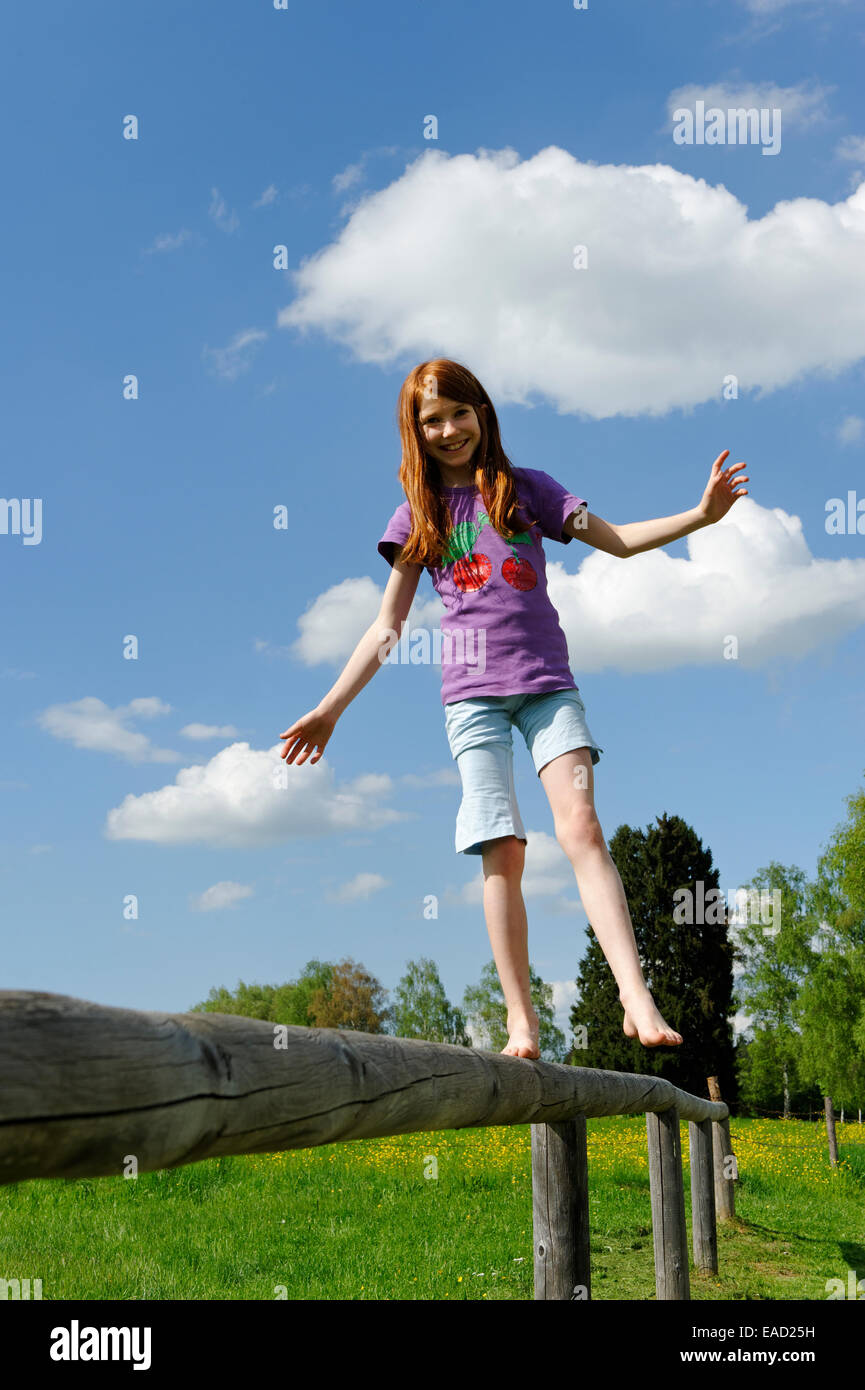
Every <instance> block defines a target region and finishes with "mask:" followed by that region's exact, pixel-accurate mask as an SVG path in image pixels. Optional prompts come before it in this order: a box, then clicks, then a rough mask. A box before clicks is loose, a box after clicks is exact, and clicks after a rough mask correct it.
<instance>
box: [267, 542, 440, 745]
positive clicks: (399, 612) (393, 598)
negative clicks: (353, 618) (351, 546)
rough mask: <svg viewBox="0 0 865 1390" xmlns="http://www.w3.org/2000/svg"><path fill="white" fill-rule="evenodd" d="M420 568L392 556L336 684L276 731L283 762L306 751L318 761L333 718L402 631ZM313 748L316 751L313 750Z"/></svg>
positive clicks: (361, 687)
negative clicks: (375, 604)
mask: <svg viewBox="0 0 865 1390" xmlns="http://www.w3.org/2000/svg"><path fill="white" fill-rule="evenodd" d="M422 568H423V566H422V565H417V564H408V565H407V564H405V563H404V562H403V561H402V560H401V559H400V558H399V556H395V557H394V562H393V569H392V571H391V575H390V578H389V579H388V582H387V588H386V589H385V591H384V597H383V599H382V601H381V608H380V609H379V613H378V617H377V618H376V620H375V622H374V623H372V624H371V626H370V627H368V628H367V630H366V632H365V633H364V635H363V637H361V639H360V641H359V642H358V644H357V646H356V647H355V649H354V651H353V652H352V654H351V656H350V657H349V659H348V661H347V662H346V664H345V667H344V668H343V671H342V674H341V675H340V677H339V679H338V680H337V682H336V684H335V685H334V686H332V687H331V689H330V690H329V691H328V692H327V694H326V695H325V697H324V699H323V700H322V701H321V703H320V704H319V705H317V706H316V708H315V709H313V710H310V711H309V713H308V714H305V715H304V716H303V718H302V719H298V720H296V721H295V723H294V724H292V725H291V727H290V728H289V729H286V731H285V733H283V734H280V735H279V737H280V738H284V739H286V740H287V742H286V745H285V747H284V748H283V750H282V753H281V755H280V756H281V757H283V758H285V761H286V763H293V762H294V761H295V760H296V761H297V763H298V766H299V765H300V764H301V763H304V762H306V760H307V758H308V757H309V756H310V753H312V757H311V759H310V761H311V762H313V763H317V762H318V761H319V759H320V758H321V756H322V754H323V752H324V747H325V744H326V743H327V741H328V739H329V738H330V736H331V734H332V733H333V730H334V727H335V725H336V721H337V719H338V718H339V716H340V715H341V714H342V712H343V710H344V709H345V708H346V707H347V706H348V705H350V704H351V702H352V700H353V699H354V697H355V695H357V694H358V693H359V692H360V691H361V690H363V687H364V686H365V685H366V684H367V683H368V682H369V681H371V680H372V678H373V676H374V675H375V673H376V671H377V670H378V669H379V667H380V666H381V664H382V661H383V660H384V657H385V656H386V655H387V653H388V651H389V649H390V647H391V646H392V645H393V640H392V638H391V636H390V634H391V633H396V634H397V635H398V636H401V635H402V630H403V626H404V624H405V620H406V618H407V617H408V614H409V609H410V608H411V606H412V603H413V602H414V596H415V593H416V592H417V586H418V581H419V580H420V575H421V570H422ZM313 749H317V750H318V751H317V752H313ZM298 754H300V756H299V757H298Z"/></svg>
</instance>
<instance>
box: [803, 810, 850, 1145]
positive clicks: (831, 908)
mask: <svg viewBox="0 0 865 1390" xmlns="http://www.w3.org/2000/svg"><path fill="white" fill-rule="evenodd" d="M847 810H848V818H847V821H846V822H845V823H844V824H842V825H839V826H836V828H835V831H834V832H833V835H832V838H831V839H830V842H829V844H828V846H827V848H826V849H825V851H824V853H823V854H822V855H821V856H820V859H819V860H818V863H817V877H816V880H815V882H814V884H813V885H811V887H810V892H809V902H810V907H811V911H812V914H813V919H814V921H815V923H819V927H818V929H817V931H816V932H815V945H818V948H819V953H818V958H817V964H816V965H815V968H814V969H813V970H812V972H811V974H810V976H809V978H808V980H807V981H806V982H805V984H804V985H803V987H802V990H801V993H800V995H799V998H798V1000H797V1003H796V1008H795V1015H796V1019H797V1022H798V1023H799V1026H800V1028H801V1033H802V1036H801V1042H800V1051H799V1067H800V1071H801V1073H802V1075H803V1076H804V1077H806V1078H807V1079H808V1080H810V1081H815V1082H817V1084H818V1085H819V1086H820V1088H821V1090H822V1092H823V1095H824V1097H825V1099H826V1120H827V1128H828V1130H829V1148H830V1155H831V1154H832V1151H833V1133H832V1129H833V1125H832V1108H833V1102H837V1103H838V1104H840V1105H841V1106H845V1105H847V1106H851V1107H852V1106H854V1105H857V1106H860V1105H861V1104H862V1097H863V1095H865V791H863V790H861V789H860V790H858V791H856V792H854V793H853V794H852V795H851V796H848V797H847Z"/></svg>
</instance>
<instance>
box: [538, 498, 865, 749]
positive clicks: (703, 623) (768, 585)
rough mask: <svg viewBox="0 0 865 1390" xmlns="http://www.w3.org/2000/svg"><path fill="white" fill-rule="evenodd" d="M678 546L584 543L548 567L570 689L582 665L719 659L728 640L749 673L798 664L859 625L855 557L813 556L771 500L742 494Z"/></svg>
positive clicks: (863, 573)
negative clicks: (781, 661) (570, 561)
mask: <svg viewBox="0 0 865 1390" xmlns="http://www.w3.org/2000/svg"><path fill="white" fill-rule="evenodd" d="M824 519H825V518H824V517H816V518H815V519H814V524H815V525H819V524H820V523H821V522H822V521H824ZM574 543H575V544H577V545H579V544H580V542H579V541H577V542H572V544H574ZM686 545H687V549H688V558H687V559H679V558H678V557H674V556H672V555H669V554H667V552H666V551H665V550H663V549H658V550H650V551H646V552H645V553H643V554H641V555H635V556H632V557H631V559H629V560H617V559H616V558H615V557H614V556H611V555H606V554H604V553H603V552H602V551H600V550H592V551H591V552H590V553H589V554H588V555H587V556H586V558H585V559H584V560H583V562H582V565H581V566H580V569H579V572H578V573H576V574H574V573H570V574H569V573H568V572H567V570H566V569H565V567H564V565H563V564H562V562H561V561H554V562H553V563H552V564H549V565H548V568H547V573H548V579H549V593H550V598H551V599H552V602H553V604H554V606H555V607H556V608H557V609H558V611H559V615H560V619H561V624H562V628H563V629H564V632H565V635H566V637H567V638H568V645H569V651H570V657H571V663H572V664H571V669H572V670H573V671H574V674H575V678H576V680H577V683H578V684H579V681H580V673H581V672H590V671H602V670H605V669H607V668H609V667H612V668H615V669H617V670H621V671H661V670H669V669H671V668H673V667H676V666H683V665H705V664H708V665H717V664H719V663H720V662H721V661H722V659H723V649H724V641H725V638H726V637H727V636H729V635H732V636H735V637H736V638H737V640H738V661H739V663H740V665H741V666H742V667H743V668H747V669H751V670H753V669H755V668H759V667H766V666H771V664H772V662H773V661H774V660H775V659H776V658H790V659H795V660H799V659H801V658H802V657H804V656H806V655H807V654H808V653H809V652H810V651H813V650H815V649H816V648H818V647H822V646H824V645H825V644H826V642H829V641H832V640H833V639H834V638H838V637H842V636H844V635H846V634H847V633H849V632H852V631H854V630H855V629H856V628H857V627H859V626H860V625H861V624H862V623H863V622H865V560H863V559H850V558H846V557H845V558H842V559H839V560H823V559H817V558H815V557H814V556H813V555H812V554H811V552H810V551H809V549H808V545H807V543H806V541H805V538H804V536H803V534H802V523H801V521H800V520H799V518H798V517H796V516H790V515H789V513H787V512H785V511H784V510H783V509H782V508H781V507H773V508H767V507H761V506H759V504H758V503H756V502H755V501H754V500H753V498H751V497H740V498H739V500H738V501H737V502H736V503H735V505H734V507H733V509H732V511H730V512H729V513H728V514H727V516H726V517H724V519H723V521H720V522H718V523H717V524H716V525H714V526H707V527H705V528H704V529H702V530H700V531H694V532H692V533H691V535H689V536H688V537H687V538H686ZM589 713H590V724H591V712H589ZM593 733H594V734H595V736H596V737H598V738H600V742H601V745H602V746H603V738H601V737H600V733H599V730H598V729H593Z"/></svg>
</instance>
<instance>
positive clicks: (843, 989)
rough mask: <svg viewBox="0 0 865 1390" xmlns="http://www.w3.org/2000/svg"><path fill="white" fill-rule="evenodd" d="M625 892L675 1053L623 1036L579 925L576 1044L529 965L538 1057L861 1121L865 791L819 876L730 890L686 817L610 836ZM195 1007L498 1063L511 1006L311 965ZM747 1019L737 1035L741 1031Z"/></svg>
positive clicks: (344, 967)
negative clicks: (485, 1055) (479, 1053)
mask: <svg viewBox="0 0 865 1390" xmlns="http://www.w3.org/2000/svg"><path fill="white" fill-rule="evenodd" d="M609 851H610V855H611V857H612V859H613V862H614V863H615V865H616V867H617V869H618V871H619V874H620V876H621V879H622V884H623V887H624V890H625V895H626V897H627V900H628V904H629V907H630V911H631V920H632V922H633V926H634V935H635V937H636V941H637V949H638V951H639V955H640V960H641V963H642V967H643V972H644V974H645V977H646V982H647V984H648V986H649V988H650V990H651V991H652V994H653V995H654V998H655V1002H656V1003H657V1005H658V1008H659V1009H660V1011H661V1013H662V1014H663V1015H664V1016H665V1017H666V1018H668V1019H669V1020H670V1021H671V1022H672V1023H673V1024H674V1026H675V1027H676V1029H677V1030H678V1031H679V1032H680V1033H681V1034H682V1035H683V1037H684V1043H683V1045H682V1046H680V1047H675V1048H673V1047H670V1048H644V1047H642V1046H641V1044H640V1043H639V1042H638V1041H637V1040H635V1039H629V1038H627V1037H625V1035H624V1033H623V1032H622V1016H623V1015H622V1008H621V1005H620V1003H619V1000H618V987H617V985H616V982H615V980H614V978H613V975H612V972H611V971H610V969H609V966H608V965H607V963H606V961H605V959H604V956H603V953H602V951H601V948H600V945H599V943H598V940H597V938H596V937H595V935H594V932H593V931H592V928H591V923H589V925H588V928H587V936H588V946H587V948H586V950H585V953H584V955H583V957H582V960H581V961H580V962H579V965H578V969H577V973H576V979H575V986H576V997H575V1001H574V1003H573V1005H572V1007H571V1009H570V1014H569V1023H570V1034H571V1035H570V1037H569V1038H566V1036H565V1034H564V1033H563V1032H562V1030H561V1029H560V1028H558V1027H557V1026H556V1023H555V1011H554V1007H553V988H552V985H550V984H548V983H546V982H545V981H544V980H543V979H542V978H541V977H540V975H539V974H538V973H537V972H536V971H535V969H534V967H533V966H532V967H531V969H530V980H531V994H532V1002H533V1004H534V1006H535V1009H536V1010H537V1013H538V1017H539V1019H540V1039H539V1045H540V1051H541V1057H542V1058H543V1059H544V1060H545V1061H551V1062H565V1063H567V1064H569V1065H572V1066H588V1067H597V1068H602V1069H605V1070H608V1071H627V1072H638V1073H642V1074H650V1075H655V1074H657V1075H662V1076H664V1077H666V1078H667V1079H668V1080H669V1081H672V1082H673V1084H674V1085H676V1086H679V1087H681V1088H682V1089H683V1090H687V1091H692V1092H694V1093H695V1094H697V1095H705V1094H706V1086H707V1078H709V1077H712V1078H714V1079H715V1081H716V1083H717V1085H718V1087H719V1091H720V1094H721V1095H722V1096H723V1098H724V1099H725V1100H726V1101H728V1103H731V1104H735V1105H736V1107H737V1111H738V1113H740V1114H767V1113H768V1114H779V1115H783V1116H790V1115H794V1114H805V1113H813V1112H814V1111H815V1110H816V1111H817V1112H818V1113H822V1112H823V1110H824V1107H826V1113H827V1116H828V1114H829V1112H830V1110H831V1107H832V1104H833V1103H834V1105H835V1106H836V1107H840V1108H842V1109H843V1108H844V1107H846V1108H847V1109H849V1110H851V1111H856V1112H857V1113H859V1110H860V1107H862V1106H863V1099H865V790H861V789H860V790H858V791H857V792H855V793H854V794H853V795H851V796H849V797H848V798H847V817H846V820H845V821H844V822H843V823H842V824H840V825H839V826H837V827H836V829H835V830H834V832H833V833H832V835H831V837H830V840H829V842H828V845H827V847H826V848H825V850H824V851H823V853H822V854H821V855H820V858H819V860H818V865H817V872H816V875H815V878H814V880H813V881H809V880H808V879H807V877H806V875H805V873H804V872H803V871H802V870H801V869H800V868H798V867H797V866H795V865H792V866H785V865H782V864H779V863H777V862H775V861H772V862H771V863H770V864H769V865H768V866H766V867H765V868H761V869H760V870H759V871H758V872H757V873H756V874H755V875H754V877H753V879H752V880H750V881H749V882H748V883H747V884H743V885H740V886H738V887H737V889H736V890H734V891H732V892H731V891H730V890H727V891H726V892H724V891H722V889H721V887H720V882H719V875H718V870H717V867H716V866H715V865H714V864H713V860H712V853H711V849H709V848H708V847H704V846H703V844H702V842H701V840H700V839H699V837H698V835H697V834H696V832H695V830H694V829H693V828H692V827H691V826H690V825H688V824H687V823H686V822H685V821H684V820H683V819H682V818H681V817H679V816H676V815H667V814H666V813H664V814H663V815H661V816H658V817H657V818H656V820H655V823H654V824H653V825H650V826H648V827H647V829H646V830H645V831H644V830H641V829H639V828H634V827H631V826H628V825H622V826H620V827H619V828H618V830H617V831H616V833H615V835H614V836H613V837H612V839H611V840H610V842H609ZM193 1011H205V1012H215V1013H227V1014H242V1015H245V1016H247V1017H250V1018H258V1019H264V1020H266V1021H268V1022H272V1023H284V1024H296V1025H300V1026H303V1027H315V1028H341V1029H355V1030H358V1031H360V1032H366V1033H389V1034H391V1035H393V1036H396V1037H402V1038H425V1039H427V1040H428V1041H430V1042H439V1043H451V1044H455V1045H456V1046H462V1047H471V1046H479V1047H486V1048H490V1049H491V1050H494V1051H501V1049H502V1048H503V1047H505V1045H506V1044H507V1038H508V1033H507V1026H506V1016H507V1006H506V1004H505V1000H504V997H503V994H502V990H501V985H500V983H499V979H498V975H497V973H496V969H495V965H494V963H493V961H492V960H490V961H489V962H488V963H487V964H486V965H485V966H484V968H483V970H482V971H481V974H480V978H479V980H478V981H477V983H475V984H471V985H468V986H467V987H466V989H465V990H464V992H463V997H462V1000H461V1001H460V1003H459V1005H456V1004H454V1003H452V1002H451V1000H449V999H448V997H447V993H446V991H445V989H444V986H443V984H442V982H441V979H440V977H439V972H438V968H437V966H436V963H435V961H433V960H431V959H430V958H429V957H425V956H422V957H419V958H418V959H416V960H410V961H408V962H407V964H406V967H405V972H404V974H403V975H402V977H401V979H400V981H399V983H398V984H397V986H396V988H395V989H394V990H393V993H392V995H389V993H388V991H387V990H386V989H385V988H384V986H383V985H382V984H381V982H380V980H378V979H377V978H376V977H375V976H374V975H373V974H371V973H370V972H369V971H368V970H367V968H366V967H365V966H364V965H363V964H362V963H359V962H357V961H355V960H353V959H352V958H350V957H348V958H345V959H343V960H340V961H336V962H334V961H322V960H318V959H313V960H310V961H308V962H307V964H306V965H305V966H304V968H303V970H302V971H301V973H300V975H299V976H298V977H297V979H294V980H289V981H286V982H284V983H282V984H276V985H257V984H246V983H244V982H243V981H242V980H241V981H240V982H239V983H238V985H237V988H236V989H235V990H233V991H231V990H228V989H226V988H225V987H220V988H218V989H217V988H213V989H211V991H210V994H209V995H208V998H207V999H206V1000H204V1001H203V1002H201V1003H198V1004H196V1005H194V1006H193ZM737 1011H739V1012H740V1014H741V1016H742V1019H743V1022H744V1027H743V1028H741V1029H740V1031H739V1032H738V1034H737V1035H734V1029H733V1018H734V1015H735V1014H736V1012H737Z"/></svg>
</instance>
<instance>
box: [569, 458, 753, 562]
mask: <svg viewBox="0 0 865 1390" xmlns="http://www.w3.org/2000/svg"><path fill="white" fill-rule="evenodd" d="M729 453H730V450H729V449H725V450H724V452H723V453H722V454H719V455H718V457H717V458H716V459H715V462H714V463H713V464H712V471H711V473H710V474H709V481H708V483H707V484H706V488H705V491H704V492H703V496H702V497H701V499H700V502H699V504H698V505H697V506H696V507H692V508H691V510H690V511H688V512H679V513H678V515H677V516H660V517H656V518H654V519H653V520H651V521H632V522H628V523H626V524H625V525H622V526H615V525H614V524H613V523H612V522H610V521H604V519H603V517H600V516H596V515H595V514H594V513H593V512H589V511H587V510H586V509H585V508H584V507H581V508H580V510H579V511H578V512H573V513H572V514H571V516H569V517H568V519H567V521H566V523H565V526H564V532H565V535H568V536H574V537H575V538H576V539H577V540H578V541H583V542H584V543H585V544H586V545H591V546H594V547H595V549H596V550H605V551H606V552H607V553H608V554H609V555H616V556H618V557H619V558H620V559H622V560H624V559H627V558H628V557H629V556H631V555H639V554H640V552H641V551H643V550H654V549H656V547H657V546H659V545H667V544H669V542H670V541H677V540H679V539H680V538H681V537H682V536H687V535H690V533H691V532H692V531H698V530H699V529H700V527H702V526H711V525H712V524H713V523H714V522H716V521H720V520H721V517H722V516H726V515H727V512H728V511H729V510H730V508H731V507H732V505H733V503H734V502H735V501H736V499H737V497H746V496H747V495H748V489H747V488H743V487H741V484H742V483H747V482H748V481H749V480H748V478H747V476H746V477H742V478H734V476H733V475H734V474H735V473H738V472H739V469H740V468H745V467H746V466H747V465H746V464H744V463H737V464H736V465H735V466H733V467H730V468H725V469H723V471H722V465H723V463H724V460H725V459H726V458H727V457H728V456H729Z"/></svg>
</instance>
